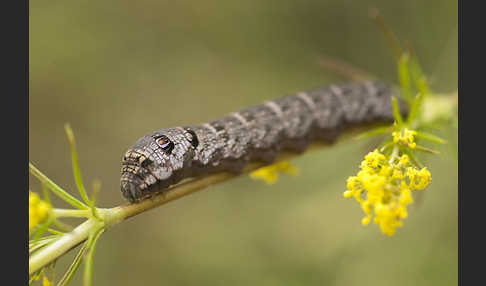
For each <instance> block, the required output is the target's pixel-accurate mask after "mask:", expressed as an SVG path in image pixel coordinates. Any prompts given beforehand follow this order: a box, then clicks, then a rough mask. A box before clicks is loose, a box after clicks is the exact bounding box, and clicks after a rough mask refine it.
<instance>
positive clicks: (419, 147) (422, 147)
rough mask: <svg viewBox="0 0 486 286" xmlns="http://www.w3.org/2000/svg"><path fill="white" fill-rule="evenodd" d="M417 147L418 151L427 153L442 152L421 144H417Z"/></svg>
mask: <svg viewBox="0 0 486 286" xmlns="http://www.w3.org/2000/svg"><path fill="white" fill-rule="evenodd" d="M415 149H416V150H418V151H422V152H426V153H431V154H436V155H437V154H440V152H439V151H437V150H433V149H429V148H427V147H424V146H420V145H417V146H415Z"/></svg>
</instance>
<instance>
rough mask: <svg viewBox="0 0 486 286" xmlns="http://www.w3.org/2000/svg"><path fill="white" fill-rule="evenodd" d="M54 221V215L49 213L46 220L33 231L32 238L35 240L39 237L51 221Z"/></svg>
mask: <svg viewBox="0 0 486 286" xmlns="http://www.w3.org/2000/svg"><path fill="white" fill-rule="evenodd" d="M53 221H54V217H53V216H52V215H49V216H48V217H47V220H46V221H45V222H44V223H43V224H41V225H40V226H39V227H38V228H37V229H36V230H35V231H34V232H33V233H32V235H33V237H34V238H33V240H37V239H38V238H39V237H41V235H43V234H44V232H46V231H47V228H49V226H50V225H51V224H52V222H53Z"/></svg>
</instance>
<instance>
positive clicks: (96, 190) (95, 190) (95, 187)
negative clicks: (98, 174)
mask: <svg viewBox="0 0 486 286" xmlns="http://www.w3.org/2000/svg"><path fill="white" fill-rule="evenodd" d="M100 190H101V182H100V181H99V180H95V181H94V182H93V193H92V195H91V213H92V214H93V216H94V217H95V218H98V219H100V217H99V216H98V213H97V211H96V207H95V205H96V199H97V198H98V193H99V192H100Z"/></svg>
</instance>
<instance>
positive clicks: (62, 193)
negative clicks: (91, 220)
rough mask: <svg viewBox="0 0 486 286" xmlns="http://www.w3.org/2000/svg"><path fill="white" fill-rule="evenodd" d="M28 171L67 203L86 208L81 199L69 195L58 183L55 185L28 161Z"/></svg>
mask: <svg viewBox="0 0 486 286" xmlns="http://www.w3.org/2000/svg"><path fill="white" fill-rule="evenodd" d="M29 171H30V173H31V174H32V175H33V176H34V177H36V178H37V179H38V180H39V181H40V182H41V183H43V184H45V185H46V186H47V187H48V188H49V189H50V190H51V191H52V192H53V193H54V194H56V195H57V196H58V197H60V198H61V199H63V200H64V201H65V202H67V203H68V204H70V205H72V206H73V207H75V208H78V209H82V210H85V209H88V206H87V205H85V204H83V203H82V202H81V201H79V200H78V199H76V198H75V197H73V196H71V195H70V194H69V193H68V192H66V191H65V190H63V189H62V188H61V187H59V186H58V185H56V184H55V183H54V182H53V181H51V180H50V179H49V178H48V177H47V176H46V175H44V174H42V173H41V171H39V170H38V169H37V168H36V167H34V165H33V164H32V163H31V162H29Z"/></svg>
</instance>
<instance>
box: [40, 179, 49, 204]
mask: <svg viewBox="0 0 486 286" xmlns="http://www.w3.org/2000/svg"><path fill="white" fill-rule="evenodd" d="M41 185H42V193H43V194H44V201H45V202H46V203H48V204H49V205H50V204H51V198H50V197H49V188H48V187H47V185H46V184H45V183H42V184H41Z"/></svg>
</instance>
